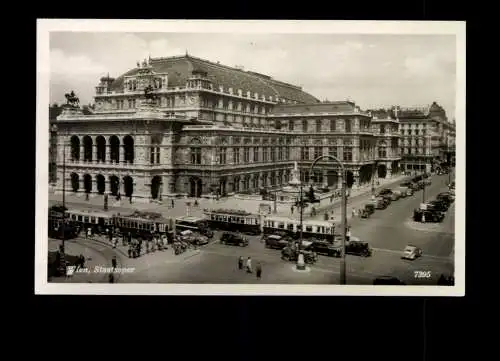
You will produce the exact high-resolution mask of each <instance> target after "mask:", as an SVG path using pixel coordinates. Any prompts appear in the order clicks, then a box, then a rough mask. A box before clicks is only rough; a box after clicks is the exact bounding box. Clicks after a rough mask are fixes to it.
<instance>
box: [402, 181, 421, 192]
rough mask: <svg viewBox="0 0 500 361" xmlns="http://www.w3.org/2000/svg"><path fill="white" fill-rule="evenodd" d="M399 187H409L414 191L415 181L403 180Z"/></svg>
mask: <svg viewBox="0 0 500 361" xmlns="http://www.w3.org/2000/svg"><path fill="white" fill-rule="evenodd" d="M399 186H400V187H407V188H410V189H411V190H413V191H416V190H417V188H418V187H417V184H416V183H413V182H403V183H401V184H400V185H399Z"/></svg>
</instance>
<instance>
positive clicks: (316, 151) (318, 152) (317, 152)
mask: <svg viewBox="0 0 500 361" xmlns="http://www.w3.org/2000/svg"><path fill="white" fill-rule="evenodd" d="M321 155H323V151H322V150H321V147H314V159H316V158H318V157H319V156H321Z"/></svg>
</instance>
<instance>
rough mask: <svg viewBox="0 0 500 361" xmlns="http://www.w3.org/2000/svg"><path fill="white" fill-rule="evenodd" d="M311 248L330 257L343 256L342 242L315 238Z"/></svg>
mask: <svg viewBox="0 0 500 361" xmlns="http://www.w3.org/2000/svg"><path fill="white" fill-rule="evenodd" d="M311 250H313V251H314V252H316V253H318V254H322V255H325V256H328V257H341V256H342V247H341V246H340V244H339V243H332V242H329V241H323V240H315V241H313V243H312V245H311Z"/></svg>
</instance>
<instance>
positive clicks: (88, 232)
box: [87, 227, 92, 238]
mask: <svg viewBox="0 0 500 361" xmlns="http://www.w3.org/2000/svg"><path fill="white" fill-rule="evenodd" d="M87 238H92V228H90V227H89V228H87Z"/></svg>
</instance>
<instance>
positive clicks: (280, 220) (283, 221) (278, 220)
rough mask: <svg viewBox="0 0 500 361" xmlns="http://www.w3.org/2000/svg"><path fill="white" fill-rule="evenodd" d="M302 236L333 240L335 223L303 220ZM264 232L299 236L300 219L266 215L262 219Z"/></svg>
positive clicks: (293, 236) (295, 237) (296, 237)
mask: <svg viewBox="0 0 500 361" xmlns="http://www.w3.org/2000/svg"><path fill="white" fill-rule="evenodd" d="M302 225H303V227H304V228H303V232H302V238H304V239H308V238H316V239H324V240H328V241H333V240H334V237H335V225H334V224H333V223H332V222H328V221H317V220H305V221H303V222H302ZM264 234H266V235H267V234H286V235H288V236H290V237H292V238H294V239H298V238H299V237H300V221H299V220H297V219H291V218H286V217H267V218H266V219H265V220H264Z"/></svg>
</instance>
